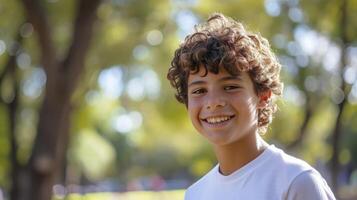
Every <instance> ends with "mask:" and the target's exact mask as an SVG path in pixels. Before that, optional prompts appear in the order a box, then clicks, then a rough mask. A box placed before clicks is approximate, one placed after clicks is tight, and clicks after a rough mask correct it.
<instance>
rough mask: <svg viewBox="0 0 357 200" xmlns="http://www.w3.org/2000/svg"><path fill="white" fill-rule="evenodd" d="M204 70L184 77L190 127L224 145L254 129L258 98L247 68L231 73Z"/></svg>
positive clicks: (256, 121)
mask: <svg viewBox="0 0 357 200" xmlns="http://www.w3.org/2000/svg"><path fill="white" fill-rule="evenodd" d="M204 72H205V70H203V69H202V68H201V69H200V71H199V73H196V74H191V75H190V76H189V78H188V94H187V95H188V112H189V115H190V118H191V121H192V124H193V125H194V127H195V128H196V129H197V130H198V132H200V133H201V135H203V136H204V137H206V138H207V139H208V140H209V141H210V142H211V143H213V144H215V145H227V144H232V143H234V142H237V141H239V140H240V139H242V138H243V137H245V136H253V135H254V134H255V132H256V131H257V128H258V126H257V124H258V111H257V109H258V104H259V98H258V96H257V95H256V93H255V91H254V86H253V83H252V81H251V79H250V77H249V75H248V73H247V72H241V73H240V75H238V76H232V75H230V74H229V73H228V72H226V71H225V70H220V72H219V73H218V74H213V73H210V72H208V74H207V75H206V76H204V77H202V75H203V74H204Z"/></svg>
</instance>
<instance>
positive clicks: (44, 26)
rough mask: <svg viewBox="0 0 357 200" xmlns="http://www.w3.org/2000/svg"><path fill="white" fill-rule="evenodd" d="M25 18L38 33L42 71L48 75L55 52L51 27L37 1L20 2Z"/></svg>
mask: <svg viewBox="0 0 357 200" xmlns="http://www.w3.org/2000/svg"><path fill="white" fill-rule="evenodd" d="M22 2H23V5H24V8H25V11H26V14H27V18H28V20H29V22H30V23H31V24H32V25H33V27H34V29H35V30H36V32H37V33H38V40H39V44H40V47H41V48H40V51H41V56H42V57H41V64H42V65H43V67H44V70H45V71H46V72H47V74H49V72H50V71H53V70H54V69H53V66H54V65H55V61H56V50H55V48H54V44H53V39H52V34H51V27H50V24H49V22H48V17H47V15H46V13H45V11H44V9H43V8H42V7H41V5H40V2H39V1H38V0H22Z"/></svg>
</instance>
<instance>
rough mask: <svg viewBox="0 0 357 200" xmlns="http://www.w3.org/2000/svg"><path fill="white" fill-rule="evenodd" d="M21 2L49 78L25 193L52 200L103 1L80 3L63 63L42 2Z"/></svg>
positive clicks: (83, 1) (29, 164) (29, 196)
mask: <svg viewBox="0 0 357 200" xmlns="http://www.w3.org/2000/svg"><path fill="white" fill-rule="evenodd" d="M22 1H23V5H24V7H25V10H26V12H27V16H28V19H29V20H30V22H31V23H32V24H33V26H34V29H35V30H36V31H37V32H38V34H37V35H38V37H39V38H38V41H39V46H40V50H41V64H42V65H43V67H44V69H45V72H46V75H47V81H46V89H45V94H44V99H43V103H42V106H41V109H40V112H39V122H38V125H37V135H36V138H35V141H34V146H33V149H32V154H31V157H30V160H29V163H28V165H27V169H28V172H29V173H30V174H29V183H30V184H29V187H28V188H26V190H25V192H24V193H26V194H25V196H26V197H27V198H28V199H30V200H50V199H51V197H52V187H53V185H54V184H55V183H56V181H57V180H58V177H61V176H62V173H63V170H62V167H63V163H64V162H65V157H66V153H67V146H68V143H69V127H70V116H71V96H72V94H73V93H74V91H75V89H76V85H77V82H78V80H79V77H80V74H81V73H82V72H83V70H84V60H85V55H86V52H87V51H88V49H89V44H90V39H91V36H92V27H93V23H94V21H95V18H96V9H97V7H98V6H99V3H100V0H91V1H86V0H80V1H79V4H78V10H77V17H76V19H75V23H74V32H73V35H72V43H71V44H70V48H69V51H68V54H67V56H66V57H65V59H64V60H63V61H59V60H58V59H57V57H56V51H55V48H54V47H55V46H56V45H55V44H54V43H53V40H52V35H51V27H50V25H49V22H48V17H47V15H46V13H45V10H44V9H43V8H42V7H41V6H40V5H41V4H40V2H39V1H36V0H32V1H31V0H22Z"/></svg>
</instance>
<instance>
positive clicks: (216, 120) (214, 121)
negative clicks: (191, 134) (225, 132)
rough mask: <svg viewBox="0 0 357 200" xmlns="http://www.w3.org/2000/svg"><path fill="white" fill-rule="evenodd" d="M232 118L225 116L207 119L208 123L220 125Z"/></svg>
mask: <svg viewBox="0 0 357 200" xmlns="http://www.w3.org/2000/svg"><path fill="white" fill-rule="evenodd" d="M229 119H230V117H228V116H224V117H209V118H207V119H206V120H207V122H208V123H210V124H215V123H220V122H224V121H227V120H229Z"/></svg>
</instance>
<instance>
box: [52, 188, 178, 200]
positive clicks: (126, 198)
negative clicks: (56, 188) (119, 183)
mask: <svg viewBox="0 0 357 200" xmlns="http://www.w3.org/2000/svg"><path fill="white" fill-rule="evenodd" d="M183 198H184V190H172V191H161V192H153V191H138V192H125V193H91V194H85V195H80V194H71V195H69V196H67V197H64V198H59V197H54V198H53V200H117V199H118V200H182V199H183Z"/></svg>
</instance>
